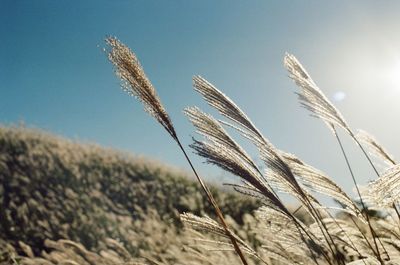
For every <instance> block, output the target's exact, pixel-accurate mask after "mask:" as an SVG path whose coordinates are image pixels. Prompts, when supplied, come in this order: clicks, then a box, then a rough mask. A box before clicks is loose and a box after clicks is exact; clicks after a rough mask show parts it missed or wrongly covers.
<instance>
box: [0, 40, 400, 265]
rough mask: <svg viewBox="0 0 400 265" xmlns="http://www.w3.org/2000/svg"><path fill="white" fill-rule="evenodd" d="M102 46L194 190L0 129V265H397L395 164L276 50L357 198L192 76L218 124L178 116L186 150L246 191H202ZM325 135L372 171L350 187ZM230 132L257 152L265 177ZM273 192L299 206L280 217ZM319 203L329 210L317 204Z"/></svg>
mask: <svg viewBox="0 0 400 265" xmlns="http://www.w3.org/2000/svg"><path fill="white" fill-rule="evenodd" d="M106 42H107V45H108V46H107V48H106V52H107V55H108V58H109V60H110V61H111V63H112V64H113V65H114V67H115V72H116V74H117V76H118V77H119V78H120V79H121V80H122V87H123V89H124V90H125V91H127V92H128V93H129V94H131V95H133V96H135V97H136V98H138V99H139V100H140V101H141V102H142V103H143V105H144V108H145V110H146V111H147V112H148V113H149V114H150V115H151V116H152V117H153V118H155V119H156V121H157V122H158V123H160V124H161V125H162V127H163V128H164V129H165V130H166V131H167V133H168V135H169V136H170V137H172V139H173V140H174V141H175V142H176V144H177V147H178V148H179V150H180V151H182V155H183V157H184V158H185V159H186V160H187V162H188V163H189V165H190V166H191V169H192V171H193V174H194V175H195V177H196V178H197V182H198V183H199V184H198V185H197V184H194V183H193V182H191V181H189V180H187V179H185V178H183V177H177V176H172V175H171V174H169V172H170V171H168V170H164V169H162V167H158V166H154V165H152V166H149V164H148V163H143V162H142V161H141V162H138V161H137V160H134V159H132V158H130V157H128V156H127V155H123V154H120V153H116V152H112V151H110V150H107V151H104V150H103V149H101V148H99V147H96V146H88V145H85V146H80V145H77V144H75V143H71V142H68V141H65V140H61V139H58V138H55V137H51V136H48V135H44V134H43V133H37V132H31V131H26V130H25V129H16V128H2V129H1V130H0V133H1V135H0V141H1V142H0V148H1V150H0V169H1V170H0V172H1V183H2V189H1V199H2V201H1V208H0V221H1V230H0V232H1V238H2V241H0V247H2V249H4V250H3V251H2V252H0V257H1V259H2V260H3V262H4V263H14V264H74V265H75V264H240V263H242V264H244V265H246V264H317V265H322V264H328V265H336V264H338V265H345V264H352V265H354V264H381V265H383V264H400V255H399V253H400V252H399V251H400V214H399V211H398V196H399V194H400V189H399V188H398V186H399V185H400V178H399V176H400V166H399V165H396V162H395V160H394V158H393V157H392V156H390V155H389V154H388V152H387V151H386V150H385V149H384V148H383V147H382V146H381V145H380V144H379V143H378V142H377V141H376V140H375V139H374V138H373V137H371V136H370V135H368V134H367V133H365V132H360V133H355V132H354V131H353V130H352V129H351V127H350V126H349V124H348V123H347V122H346V121H345V119H344V117H343V116H342V115H341V113H340V112H339V110H338V109H336V108H335V106H334V105H333V104H332V103H331V102H330V101H329V100H328V99H327V98H326V96H325V95H324V94H323V92H322V91H321V90H320V88H319V87H318V86H317V85H316V84H315V82H314V81H313V80H312V78H311V77H310V75H309V74H308V73H307V71H306V70H305V69H304V67H303V66H302V65H301V64H300V63H299V61H298V60H297V59H296V58H295V57H294V56H293V55H290V54H287V55H286V56H285V58H284V64H285V67H286V68H287V70H288V71H289V75H290V77H291V78H292V79H293V80H294V82H295V83H296V84H297V86H298V87H299V88H300V91H299V93H298V96H299V101H300V103H301V105H302V106H303V107H305V108H306V109H307V110H308V111H310V112H311V114H312V116H315V117H316V118H319V119H320V120H322V121H323V122H324V123H325V124H326V125H327V127H328V128H329V130H330V131H331V132H332V133H333V137H335V138H336V140H337V142H338V145H339V147H340V150H341V152H342V155H343V158H344V160H343V162H344V163H346V164H347V166H348V169H349V180H352V182H353V184H354V186H355V189H356V191H357V194H358V196H357V198H352V197H351V196H349V195H348V194H347V193H346V192H345V191H344V190H343V189H341V187H339V186H338V185H337V184H336V183H335V182H334V181H333V180H332V179H331V178H329V177H328V176H327V175H326V174H325V173H324V172H321V171H320V170H318V169H316V168H314V167H312V166H311V165H308V164H307V163H305V162H304V161H302V160H301V159H299V158H298V157H296V156H295V155H293V154H290V153H287V152H285V151H283V150H280V149H278V148H277V147H275V146H274V145H273V144H272V143H271V142H270V141H269V140H268V138H267V137H265V136H264V135H263V134H262V133H261V132H260V131H259V130H258V129H257V127H256V126H255V125H254V124H253V122H252V121H251V120H250V119H249V117H247V115H246V114H245V113H244V112H243V111H242V110H241V109H240V108H239V107H238V106H237V105H236V104H235V103H234V102H233V101H232V100H231V99H230V98H228V97H227V96H226V95H225V94H223V93H222V92H221V91H220V90H218V89H217V88H216V87H215V86H214V85H212V84H211V83H210V82H208V81H207V80H205V79H204V78H202V77H200V76H196V77H194V79H193V84H194V88H195V90H196V91H197V92H198V93H199V94H200V95H201V96H202V97H203V98H204V100H205V101H206V102H207V103H208V104H209V105H210V106H211V107H212V108H214V109H216V110H217V111H218V113H219V114H220V115H221V116H222V118H221V119H217V118H214V117H213V116H211V115H209V114H207V113H205V112H203V111H201V110H200V109H199V108H197V107H189V108H186V109H185V114H186V116H187V117H188V119H189V120H190V121H191V122H192V123H193V126H194V127H195V129H196V131H197V132H198V134H199V136H200V138H202V139H200V140H199V139H194V140H193V144H192V145H191V146H190V147H191V148H192V150H194V152H195V153H196V154H197V155H199V156H201V157H203V158H204V159H205V160H206V162H207V163H209V164H211V165H216V166H218V167H220V168H222V169H224V170H226V171H228V172H230V173H231V174H233V175H236V176H237V177H239V178H240V179H241V181H242V182H241V183H240V184H232V187H233V189H234V190H236V191H238V192H239V193H242V194H244V195H247V196H242V197H240V198H242V199H238V197H237V196H234V195H232V194H226V193H223V192H220V191H217V190H215V189H212V190H210V189H209V188H208V187H207V185H206V184H205V183H204V182H203V180H202V178H201V176H199V175H198V174H197V172H196V169H195V166H193V165H192V162H191V160H190V158H189V156H188V155H187V152H186V150H185V148H184V147H183V146H182V144H181V142H180V139H179V137H178V134H177V132H176V131H175V128H174V126H173V123H172V119H171V118H170V117H169V115H168V112H167V111H166V109H165V108H164V106H163V105H162V103H161V100H160V98H159V97H158V96H157V93H156V90H155V89H154V87H153V86H152V84H151V82H150V81H149V80H148V78H147V77H146V75H145V73H144V71H143V69H142V67H141V65H140V64H139V61H138V59H137V58H136V55H135V54H134V53H133V52H132V51H131V50H130V49H129V48H128V47H127V46H125V45H124V44H122V43H121V42H120V41H118V40H117V39H116V38H108V39H107V41H106ZM338 129H340V130H343V131H344V132H345V133H346V134H347V136H349V137H351V138H352V139H353V140H354V142H355V143H356V144H357V145H358V146H359V147H360V149H361V150H362V152H363V153H364V155H365V158H366V159H367V160H368V162H369V163H370V165H371V169H372V171H374V172H375V173H376V180H375V181H373V182H371V183H369V184H367V186H365V187H364V188H359V187H358V183H357V178H356V176H355V175H354V174H353V170H352V167H351V162H350V160H351V159H350V158H349V157H347V154H346V151H345V147H344V146H343V145H342V141H341V138H340V136H339V134H338ZM231 131H236V132H238V133H239V135H240V136H242V137H243V138H245V139H246V140H248V141H249V142H250V143H252V144H253V145H254V146H255V147H256V148H257V150H258V155H259V157H260V158H261V160H262V161H263V163H264V165H263V166H264V167H265V170H263V169H261V168H260V166H259V165H258V164H256V163H255V162H254V161H253V159H252V157H253V156H251V155H249V154H248V153H247V152H246V150H244V148H242V147H241V146H240V145H239V144H238V143H237V141H236V140H235V139H234V138H232V137H231V136H230V134H229V133H230V132H231ZM371 154H373V155H374V156H376V158H378V159H379V160H381V161H383V162H385V163H387V167H386V169H384V170H382V171H378V170H377V169H376V167H375V165H374V163H375V160H374V161H373V160H372V159H371V158H370V155H371ZM174 175H176V174H174ZM282 193H285V194H288V195H289V196H291V197H293V198H294V199H295V200H296V201H297V202H298V203H299V205H300V206H299V208H298V209H297V210H295V211H293V209H290V207H289V205H288V203H287V202H285V200H284V199H285V198H287V195H286V196H282ZM321 196H322V197H323V196H325V197H330V198H333V199H334V200H335V201H337V202H338V205H339V207H338V208H336V209H334V210H333V209H331V208H329V207H327V206H326V205H323V204H322V203H321V201H320V199H321ZM244 197H247V198H249V199H248V200H244V199H243V198H244ZM207 200H208V202H207ZM260 202H261V203H262V205H261V204H260ZM299 212H302V214H298V213H299ZM181 221H182V222H183V224H184V225H185V229H184V228H183V227H182V226H181V223H180V222H181Z"/></svg>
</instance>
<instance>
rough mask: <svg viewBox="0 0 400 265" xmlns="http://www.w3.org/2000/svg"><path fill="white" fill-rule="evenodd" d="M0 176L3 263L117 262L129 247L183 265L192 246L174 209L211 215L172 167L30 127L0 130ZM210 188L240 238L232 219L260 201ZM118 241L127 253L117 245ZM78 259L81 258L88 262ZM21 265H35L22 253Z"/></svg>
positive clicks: (133, 255) (150, 257) (189, 183)
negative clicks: (44, 261) (44, 260)
mask: <svg viewBox="0 0 400 265" xmlns="http://www.w3.org/2000/svg"><path fill="white" fill-rule="evenodd" d="M0 172H1V174H0V183H1V185H0V198H1V208H0V215H1V218H0V221H1V226H0V257H1V258H0V263H1V261H2V262H4V264H9V262H10V259H9V258H10V257H11V256H12V255H14V256H17V254H19V255H22V256H28V257H29V256H31V257H32V256H35V257H42V258H45V259H46V260H48V261H49V262H52V263H51V264H63V263H62V262H65V261H66V260H75V261H78V264H115V262H111V261H113V260H118V259H119V260H120V261H121V262H122V261H124V260H126V257H127V254H126V253H129V256H128V257H130V258H133V259H135V260H136V259H138V258H139V257H142V259H143V258H146V259H144V260H147V259H148V260H154V261H158V262H163V263H164V264H187V263H186V261H187V260H188V257H189V254H190V256H191V255H192V254H191V253H190V252H189V250H185V249H186V248H185V249H184V246H189V245H192V243H193V242H192V241H190V240H189V238H191V237H192V236H191V235H189V234H187V232H184V231H182V225H181V223H180V221H179V213H182V212H186V211H190V212H195V213H196V214H209V215H212V210H211V208H210V207H209V206H208V205H207V204H205V203H204V201H203V197H202V195H201V191H200V189H199V188H200V187H199V185H197V184H196V183H195V182H193V180H190V179H189V178H187V176H186V174H184V173H182V172H180V171H178V170H174V169H171V168H168V167H166V166H164V165H162V164H159V163H157V162H155V161H151V160H148V159H144V158H140V157H133V156H131V155H128V154H124V153H121V152H116V151H113V150H111V149H105V148H101V147H99V146H96V145H87V144H86V145H84V144H78V143H74V142H72V141H68V140H66V139H63V138H60V137H55V136H53V135H49V134H47V133H44V132H41V131H37V130H32V129H25V128H17V127H11V128H10V127H0ZM213 192H214V194H215V196H216V198H217V200H218V201H219V202H220V203H221V205H222V206H223V207H224V209H225V213H226V214H228V215H229V216H231V218H230V220H231V223H232V224H235V226H237V227H238V229H239V228H240V229H242V231H241V232H240V233H241V234H243V235H247V234H248V233H247V231H245V228H242V227H241V226H239V225H237V224H236V223H239V224H241V225H242V224H243V221H242V219H243V217H244V216H246V213H251V212H252V211H253V210H254V209H256V207H257V203H255V202H254V200H245V199H243V198H240V197H239V196H236V195H235V194H229V193H225V192H224V193H221V192H218V193H217V192H216V189H214V190H213ZM231 202H234V205H235V206H234V205H231ZM246 218H247V219H248V218H249V217H246ZM235 220H236V221H235ZM111 238H112V239H114V240H117V241H113V240H111ZM62 239H65V240H69V241H58V240H62ZM249 239H250V240H253V239H251V238H250V237H249ZM54 241H56V242H54ZM189 241H190V242H189ZM74 242H76V243H74ZM116 242H118V244H121V246H123V247H124V248H125V249H126V251H127V252H121V249H120V248H117V251H116V250H115V244H116ZM75 244H81V245H82V246H84V248H85V249H87V251H83V250H81V249H80V248H81V247H80V248H79V249H78V248H76V247H75ZM6 245H8V246H7V247H6ZM24 246H25V247H24ZM70 246H71V247H72V248H73V249H75V250H74V251H73V250H70ZM27 249H30V250H28V251H27ZM82 249H83V247H82ZM194 250H196V249H194ZM194 250H193V249H190V251H194ZM196 251H197V250H196ZM7 253H8V254H7ZM12 253H13V254H12ZM46 253H47V254H46ZM61 253H63V254H61ZM121 253H122V254H121ZM27 254H29V255H27ZM110 255H111V256H110ZM115 255H117V257H118V258H116V257H115V259H112V258H113V257H114V256H115ZM81 256H84V257H86V256H87V257H86V258H85V260H86V261H85V262H83V260H82V257H81ZM206 256H207V255H206ZM78 257H79V258H78ZM110 257H111V259H110ZM18 259H19V258H17V260H18ZM199 259H200V258H199ZM195 260H196V259H194V260H193V262H194V263H193V264H196V263H195ZM22 261H23V262H22V263H23V264H24V263H27V264H31V263H32V262H33V261H35V262H37V263H34V264H41V263H40V262H41V261H40V260H39V259H37V260H36V259H35V260H32V259H29V258H27V257H25V258H23V259H22ZM200 263H201V262H200ZM45 264H47V263H45ZM49 264H50V263H49ZM150 264H152V263H150Z"/></svg>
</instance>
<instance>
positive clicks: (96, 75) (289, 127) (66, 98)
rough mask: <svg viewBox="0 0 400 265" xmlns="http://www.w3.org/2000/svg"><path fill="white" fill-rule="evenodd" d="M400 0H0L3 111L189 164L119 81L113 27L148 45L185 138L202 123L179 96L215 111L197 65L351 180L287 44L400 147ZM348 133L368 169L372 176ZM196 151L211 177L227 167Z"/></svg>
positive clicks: (258, 119)
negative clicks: (296, 76) (294, 76)
mask: <svg viewBox="0 0 400 265" xmlns="http://www.w3.org/2000/svg"><path fill="white" fill-rule="evenodd" d="M399 10H400V2H398V1H385V3H382V2H379V1H151V0H146V1H133V0H132V1H131V0H120V1H111V0H97V1H55V0H47V1H45V0H43V1H39V0H37V1H23V0H18V1H15V0H12V1H11V0H10V1H9V0H2V1H1V2H0V33H1V36H2V37H1V41H0V59H1V60H0V123H2V124H15V123H19V122H21V121H23V122H24V123H25V124H26V125H27V126H29V127H38V128H42V129H44V130H48V131H51V132H53V133H56V134H60V135H63V136H66V137H69V138H74V139H78V140H80V141H86V142H96V143H99V144H101V145H105V146H110V147H115V148H118V149H122V150H125V151H129V152H132V153H136V154H144V155H146V156H149V157H153V158H156V159H158V160H161V161H164V162H166V163H169V164H172V165H175V166H177V167H181V168H185V169H187V168H188V167H187V165H186V163H185V161H184V159H183V157H182V156H181V154H180V153H179V150H178V149H177V148H176V147H175V145H174V144H173V142H172V141H171V140H170V139H169V138H168V136H167V134H166V133H165V132H164V131H163V130H162V129H161V127H160V126H159V125H158V124H156V123H155V122H154V121H153V120H152V119H150V118H149V116H148V115H147V114H145V113H144V112H143V111H142V107H141V106H140V104H138V103H137V102H136V101H135V100H134V99H133V98H130V97H128V96H127V95H126V94H125V93H123V92H122V90H121V89H119V81H118V80H117V78H116V77H115V76H114V74H113V72H112V67H111V65H110V63H109V62H108V61H107V59H106V56H105V54H104V53H103V52H102V47H104V41H103V40H104V38H105V37H106V36H108V35H113V36H116V37H118V38H119V39H120V40H121V41H123V42H124V43H125V44H127V45H128V46H130V47H131V48H132V50H134V51H135V52H136V54H137V55H138V57H139V59H140V61H141V63H142V65H143V67H144V69H145V71H146V73H147V75H148V77H149V78H150V79H151V80H152V82H153V84H154V86H155V87H156V89H157V90H158V92H159V95H160V97H161V98H162V101H163V103H164V105H165V107H166V108H167V110H168V112H169V113H170V115H171V117H172V119H173V122H174V124H175V126H176V128H177V130H178V132H179V134H180V135H181V137H182V138H183V142H184V143H185V144H189V143H190V141H191V136H192V135H194V133H193V128H192V127H191V125H190V124H189V122H188V121H187V120H186V118H185V117H184V116H183V114H182V109H183V108H184V107H186V106H192V105H197V106H199V107H201V108H203V109H204V110H207V111H210V109H209V108H208V107H207V106H206V105H205V104H204V103H203V102H202V100H201V98H200V97H199V96H198V95H196V93H195V92H194V91H193V89H192V81H191V78H192V76H193V75H197V74H199V75H202V76H203V77H205V78H206V79H208V80H209V81H210V82H212V83H213V84H215V85H216V86H217V87H218V88H219V89H221V90H222V91H224V92H225V93H226V94H227V95H229V96H230V97H231V98H232V99H233V100H235V101H236V102H237V103H238V104H239V106H241V107H242V108H243V110H245V111H246V112H247V114H248V115H249V116H250V117H251V118H252V120H253V121H254V123H255V124H256V125H257V126H258V127H259V128H260V130H261V131H262V132H263V133H264V134H265V136H267V137H268V138H269V139H270V140H271V141H272V142H273V143H274V144H275V145H276V146H277V147H279V148H281V149H283V150H286V151H289V152H292V153H295V154H297V155H298V156H300V157H302V158H303V159H304V160H305V161H307V162H309V163H310V164H312V165H314V166H316V167H319V168H320V169H322V170H323V171H326V172H328V173H329V174H330V175H331V176H332V178H334V179H335V180H337V181H338V182H339V183H340V184H341V185H343V186H345V187H346V188H347V189H348V190H350V189H351V186H352V184H351V182H350V181H349V180H350V179H349V176H348V172H347V171H346V168H345V164H344V161H343V158H342V157H341V155H340V152H339V147H338V146H337V145H336V142H335V139H334V138H333V137H332V135H331V134H330V132H329V130H328V129H327V128H326V127H325V126H324V124H323V123H322V122H320V121H318V120H316V119H313V118H311V117H309V116H308V113H307V112H306V111H305V110H303V109H301V108H300V107H299V104H298V102H297V99H296V96H295V94H294V93H293V92H295V91H296V87H295V85H294V84H293V83H292V82H291V81H290V80H289V78H288V77H287V72H286V71H285V69H284V67H283V63H282V60H283V56H284V54H285V52H286V51H288V52H290V53H293V54H295V55H296V56H297V57H298V59H299V60H300V61H301V62H302V63H303V65H304V66H305V67H306V68H307V69H308V71H309V73H310V74H311V75H312V76H313V77H314V80H315V81H316V82H317V84H319V86H320V87H321V89H322V90H323V91H324V92H325V93H326V95H327V96H328V97H329V98H331V99H332V100H335V99H336V101H337V102H336V106H337V107H338V108H339V109H340V110H341V111H342V113H343V115H344V116H345V118H346V119H347V121H348V122H349V124H350V125H351V126H352V127H353V128H354V129H357V128H363V129H365V130H367V131H369V132H370V133H372V134H373V135H375V136H376V137H377V138H378V139H379V140H380V141H381V142H382V143H383V144H384V145H385V146H386V147H387V149H389V150H390V151H391V152H392V153H393V154H394V155H395V157H400V151H399V148H398V147H399V144H398V139H397V138H398V137H397V135H399V133H400V127H399V125H398V124H397V122H396V121H397V118H398V114H399V113H400V104H398V102H399V99H400V78H398V76H400V34H399V28H400V17H399V16H398V11H399ZM398 71H399V72H398ZM343 137H344V142H345V144H346V147H347V149H348V151H349V154H350V156H351V158H352V162H353V164H354V167H355V173H356V174H357V175H358V178H359V179H360V180H361V182H365V181H367V180H368V179H371V178H373V177H374V175H373V172H372V171H371V170H370V168H369V166H368V164H367V163H366V162H365V161H364V159H363V158H362V155H361V153H360V152H359V150H358V149H357V148H356V147H355V145H354V144H353V143H352V142H351V141H350V140H349V139H347V137H346V136H345V135H344V134H343ZM252 151H254V150H252ZM195 163H196V164H197V166H198V167H199V168H200V171H201V172H202V173H203V174H204V175H207V176H208V178H209V179H214V180H217V181H220V180H221V179H223V180H224V181H226V180H227V177H228V176H227V175H226V174H224V173H223V172H222V171H220V170H217V169H210V168H209V167H208V166H204V165H201V159H195Z"/></svg>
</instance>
